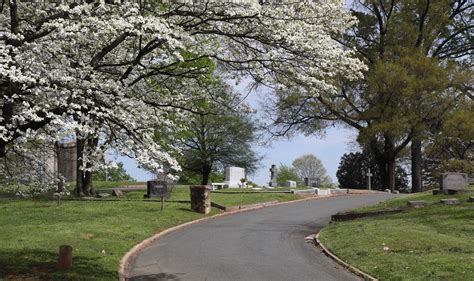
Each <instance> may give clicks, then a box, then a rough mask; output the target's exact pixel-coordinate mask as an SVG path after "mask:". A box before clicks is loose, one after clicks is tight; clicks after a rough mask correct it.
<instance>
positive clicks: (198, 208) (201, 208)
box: [189, 185, 212, 214]
mask: <svg viewBox="0 0 474 281" xmlns="http://www.w3.org/2000/svg"><path fill="white" fill-rule="evenodd" d="M189 189H190V191H191V210H193V211H195V212H198V213H201V214H209V213H210V212H211V190H212V188H211V186H209V185H193V186H190V187H189Z"/></svg>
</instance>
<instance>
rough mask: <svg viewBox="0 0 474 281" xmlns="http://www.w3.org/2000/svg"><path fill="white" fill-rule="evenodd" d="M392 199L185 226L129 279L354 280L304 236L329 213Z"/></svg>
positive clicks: (307, 206) (375, 197) (313, 203)
mask: <svg viewBox="0 0 474 281" xmlns="http://www.w3.org/2000/svg"><path fill="white" fill-rule="evenodd" d="M393 196H394V195H389V194H372V195H351V196H341V197H332V198H327V199H320V200H310V201H305V202H297V203H292V204H285V205H280V206H273V207H267V208H263V209H259V210H254V211H249V212H243V213H240V214H236V215H231V216H224V217H221V218H217V219H213V220H209V221H206V222H204V223H199V224H196V225H193V226H190V227H186V228H183V229H181V230H178V231H175V232H172V233H169V234H167V235H165V236H163V237H162V238H160V239H158V240H157V241H155V242H154V244H152V245H151V246H150V247H148V248H146V249H145V250H144V251H143V252H141V253H140V254H139V255H138V257H137V258H136V259H135V261H134V263H133V264H132V272H131V273H132V276H131V278H130V279H129V280H130V281H132V280H133V281H138V280H193V281H194V280H195V281H200V280H212V281H214V280H215V281H227V280H243V281H247V280H258V281H260V280H262V281H263V280H269V281H270V280H271V281H279V280H285V281H303V280H360V279H359V278H358V277H356V276H354V275H352V274H351V273H349V272H348V271H346V270H345V269H342V268H341V267H340V266H338V265H337V264H336V263H334V262H333V261H332V260H330V259H329V258H327V257H326V256H325V255H324V254H322V253H321V252H320V251H319V250H318V249H317V248H315V247H314V245H312V244H310V243H307V242H305V239H304V238H305V237H306V236H308V235H311V234H314V233H316V232H317V231H318V230H319V229H321V228H322V227H323V226H324V225H326V224H327V223H328V222H329V220H330V216H331V215H332V214H335V213H337V212H339V211H342V210H346V209H350V208H354V207H359V206H363V205H367V204H373V203H377V202H380V201H383V200H386V199H388V198H391V197H393ZM347 239H350V237H347Z"/></svg>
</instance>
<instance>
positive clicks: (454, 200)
mask: <svg viewBox="0 0 474 281" xmlns="http://www.w3.org/2000/svg"><path fill="white" fill-rule="evenodd" d="M440 202H441V203H443V204H446V205H458V204H459V203H461V202H460V201H459V199H457V198H448V199H441V200H440Z"/></svg>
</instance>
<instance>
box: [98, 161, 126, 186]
mask: <svg viewBox="0 0 474 281" xmlns="http://www.w3.org/2000/svg"><path fill="white" fill-rule="evenodd" d="M93 180H96V181H103V180H107V181H135V179H134V178H133V177H132V176H130V175H129V174H128V173H127V171H126V170H125V168H124V167H123V163H122V162H118V163H117V166H116V167H113V168H101V169H99V170H98V171H95V172H94V173H93Z"/></svg>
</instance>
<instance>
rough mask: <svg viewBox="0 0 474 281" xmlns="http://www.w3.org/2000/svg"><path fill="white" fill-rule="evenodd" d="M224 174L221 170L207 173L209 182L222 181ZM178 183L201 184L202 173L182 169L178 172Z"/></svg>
mask: <svg viewBox="0 0 474 281" xmlns="http://www.w3.org/2000/svg"><path fill="white" fill-rule="evenodd" d="M224 178H225V177H224V174H223V173H222V172H215V171H213V172H211V173H210V174H209V180H208V181H209V182H223V181H224ZM178 184H183V185H199V184H202V175H201V174H200V173H196V172H193V171H187V170H186V171H182V172H181V173H180V174H179V181H178Z"/></svg>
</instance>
